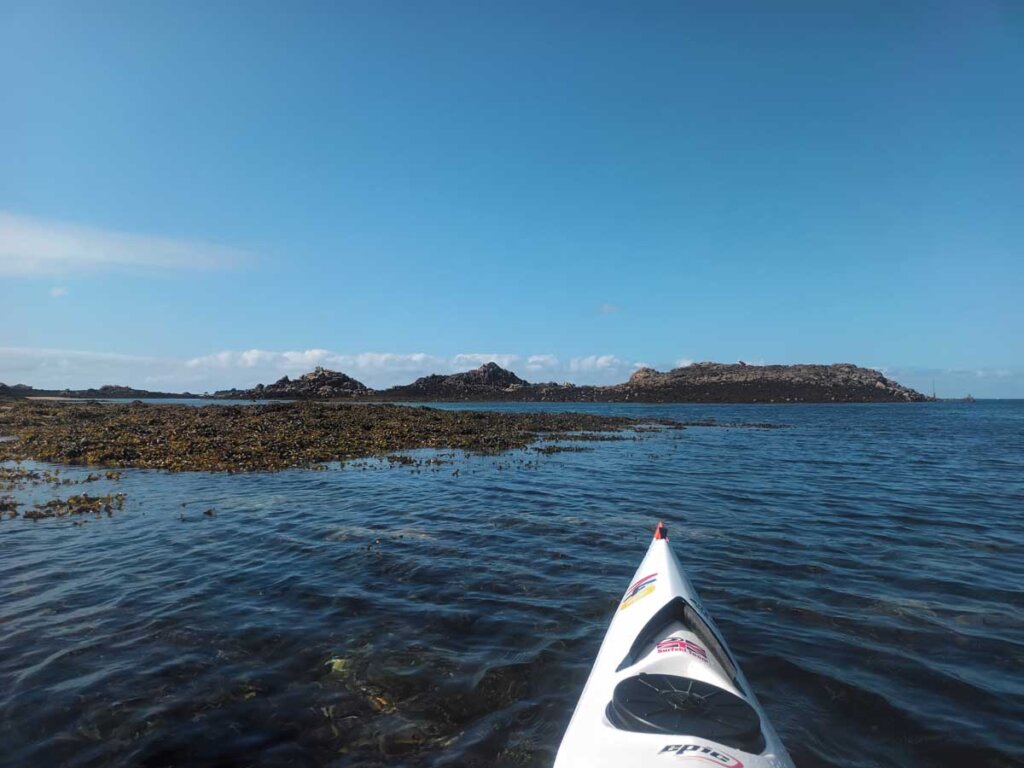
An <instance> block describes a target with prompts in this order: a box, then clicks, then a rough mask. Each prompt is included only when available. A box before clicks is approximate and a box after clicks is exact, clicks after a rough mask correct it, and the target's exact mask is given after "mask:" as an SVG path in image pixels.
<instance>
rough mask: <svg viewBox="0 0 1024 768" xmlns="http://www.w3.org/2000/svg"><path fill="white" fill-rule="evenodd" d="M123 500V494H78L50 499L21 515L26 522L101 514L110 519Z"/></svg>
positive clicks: (121, 506) (121, 505) (122, 503)
mask: <svg viewBox="0 0 1024 768" xmlns="http://www.w3.org/2000/svg"><path fill="white" fill-rule="evenodd" d="M125 498H126V497H125V494H123V493H108V494H107V495H106V496H90V495H89V494H87V493H80V494H77V495H75V496H69V497H68V498H66V499H50V500H49V501H47V502H44V503H42V504H36V505H35V506H34V507H32V509H30V510H28V511H27V512H24V513H22V517H24V518H26V519H28V520H42V519H44V518H48V517H68V516H70V515H88V514H94V515H97V516H99V515H101V514H103V513H106V514H107V516H108V517H110V516H111V515H113V513H114V510H119V509H122V508H123V507H124V501H125Z"/></svg>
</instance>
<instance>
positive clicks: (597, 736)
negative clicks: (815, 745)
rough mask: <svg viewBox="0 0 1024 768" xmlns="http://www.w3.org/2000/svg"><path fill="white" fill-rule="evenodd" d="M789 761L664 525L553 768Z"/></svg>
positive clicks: (782, 767) (755, 766)
mask: <svg viewBox="0 0 1024 768" xmlns="http://www.w3.org/2000/svg"><path fill="white" fill-rule="evenodd" d="M691 761H692V762H693V764H694V765H695V766H699V765H705V766H706V765H708V764H711V765H719V766H726V768H744V766H746V767H747V768H762V767H763V768H768V767H769V766H770V767H771V768H792V765H793V763H792V761H791V760H790V758H789V756H788V754H787V753H786V750H785V747H784V746H783V745H782V742H781V741H780V739H779V737H778V736H777V735H776V733H775V731H774V729H773V728H772V727H771V725H770V723H769V722H768V720H767V718H766V717H765V714H764V711H763V709H762V708H761V706H760V704H759V703H758V701H757V698H756V697H755V696H754V693H753V691H752V690H751V688H750V686H749V684H748V683H747V681H746V679H745V678H744V677H743V673H742V671H741V670H740V668H739V665H738V664H737V663H736V661H735V659H734V658H733V656H732V654H731V653H730V652H729V649H728V647H727V646H726V644H725V642H724V640H723V639H722V636H721V634H720V633H719V631H718V629H717V627H715V625H714V622H713V621H712V619H711V617H710V615H709V614H708V613H707V610H706V609H705V608H704V605H703V604H702V603H701V601H700V598H699V597H698V595H697V593H696V591H695V590H694V589H693V586H692V584H690V581H689V579H688V578H687V577H686V574H685V573H684V572H683V570H682V567H681V566H680V565H679V562H678V560H677V559H676V557H675V554H674V553H673V552H672V549H671V547H670V546H669V542H668V534H667V531H666V530H665V527H664V525H662V524H660V523H659V525H658V528H657V530H656V531H655V537H654V540H653V541H652V542H651V545H650V547H649V548H648V551H647V555H646V556H645V557H644V559H643V562H641V564H640V567H639V568H638V569H637V571H636V575H635V576H634V578H633V580H632V581H631V583H630V586H629V587H628V589H627V590H626V592H625V594H624V595H623V597H622V600H621V602H620V603H619V607H618V608H617V610H616V611H615V616H614V617H613V619H612V622H611V625H610V626H609V628H608V632H607V634H606V635H605V639H604V642H603V643H602V645H601V649H600V650H599V651H598V654H597V659H596V660H595V662H594V667H593V669H592V670H591V673H590V677H589V678H588V680H587V683H586V686H585V687H584V689H583V693H582V695H581V696H580V700H579V703H578V704H577V706H576V711H575V712H574V713H573V717H572V720H571V721H570V723H569V726H568V728H567V729H566V733H565V736H564V738H563V739H562V744H561V747H560V748H559V750H558V755H557V757H556V758H555V768H574V767H576V766H578V767H579V768H583V767H584V766H586V768H605V767H607V768H612V767H613V766H614V767H615V768H645V767H646V766H664V765H666V764H676V763H680V762H684V763H689V762H691Z"/></svg>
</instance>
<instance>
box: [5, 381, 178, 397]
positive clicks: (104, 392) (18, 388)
mask: <svg viewBox="0 0 1024 768" xmlns="http://www.w3.org/2000/svg"><path fill="white" fill-rule="evenodd" d="M0 397H3V398H11V397H71V398H84V399H89V400H103V399H108V398H116V399H131V400H140V399H143V398H152V399H164V398H169V397H175V398H178V397H198V395H193V394H192V393H191V392H151V391H150V390H148V389H135V388H134V387H123V386H120V385H118V384H105V385H104V386H102V387H99V388H96V387H92V388H90V389H36V388H35V387H30V386H28V385H26V384H12V385H8V384H3V383H0Z"/></svg>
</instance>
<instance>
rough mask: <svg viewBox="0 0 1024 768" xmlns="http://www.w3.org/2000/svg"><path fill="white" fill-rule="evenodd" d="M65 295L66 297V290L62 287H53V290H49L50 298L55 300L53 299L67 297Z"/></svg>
mask: <svg viewBox="0 0 1024 768" xmlns="http://www.w3.org/2000/svg"><path fill="white" fill-rule="evenodd" d="M67 295H68V289H67V288H65V287H64V286H61V285H55V286H53V288H51V289H50V296H51V297H53V298H55V299H59V298H61V297H62V296H67Z"/></svg>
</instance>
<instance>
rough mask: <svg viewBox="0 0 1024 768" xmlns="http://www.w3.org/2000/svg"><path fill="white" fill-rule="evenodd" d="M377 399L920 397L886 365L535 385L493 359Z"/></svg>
mask: <svg viewBox="0 0 1024 768" xmlns="http://www.w3.org/2000/svg"><path fill="white" fill-rule="evenodd" d="M373 398H374V399H383V400H414V401H494V400H499V401H500V400H506V401H521V402H611V403H615V402H640V403H833V402H835V403H840V402H843V403H853V402H857V403H863V402H920V401H925V400H927V399H928V398H927V397H925V396H924V395H922V394H921V393H920V392H916V391H914V390H912V389H909V388H908V387H904V386H902V385H901V384H898V383H896V382H895V381H891V380H890V379H887V378H886V377H885V376H884V375H882V374H881V373H880V372H879V371H875V370H872V369H870V368H860V367H858V366H855V365H851V364H848V363H839V364H835V365H747V364H745V363H736V364H723V363H695V364H693V365H689V366H686V367H685V368H675V369H673V370H671V371H666V372H661V371H656V370H654V369H653V368H641V369H640V370H638V371H636V373H634V374H633V375H632V376H630V378H629V381H627V382H625V383H623V384H613V385H611V386H600V387H599V386H576V385H574V384H556V383H554V382H549V383H544V384H531V383H529V382H527V381H524V380H523V379H521V378H519V377H518V376H516V375H515V374H514V373H512V372H511V371H506V370H505V369H503V368H501V367H500V366H498V365H497V364H495V363H488V364H487V365H484V366H482V367H480V368H477V369H476V370H474V371H467V372H466V373H456V374H453V375H450V376H439V375H434V376H425V377H423V378H421V379H417V380H416V381H415V382H413V383H412V384H409V385H406V386H400V387H392V388H391V389H386V390H381V391H378V392H375V393H373Z"/></svg>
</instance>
